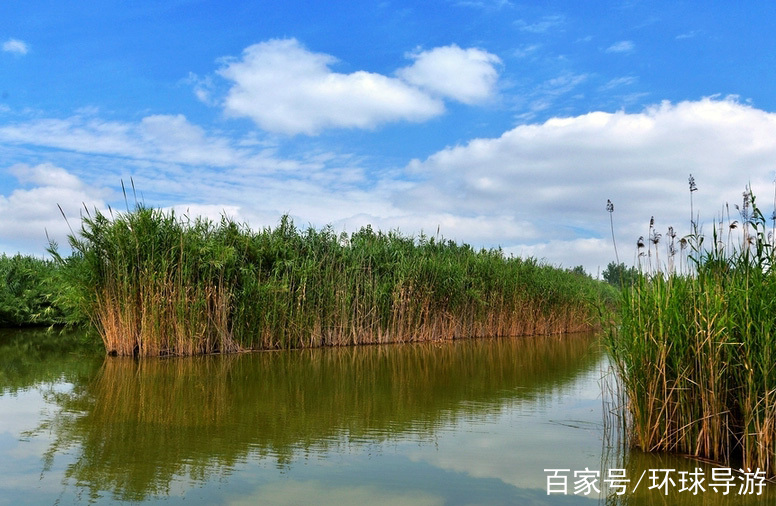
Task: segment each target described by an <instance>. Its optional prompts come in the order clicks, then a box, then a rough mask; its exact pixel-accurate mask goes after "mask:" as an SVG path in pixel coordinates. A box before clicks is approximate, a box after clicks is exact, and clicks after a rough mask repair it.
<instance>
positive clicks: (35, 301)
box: [0, 254, 66, 327]
mask: <svg viewBox="0 0 776 506" xmlns="http://www.w3.org/2000/svg"><path fill="white" fill-rule="evenodd" d="M59 284H60V283H59V281H58V270H57V266H56V264H55V263H54V262H53V261H51V260H44V259H42V258H36V257H32V256H23V255H14V256H11V257H9V256H6V255H5V254H2V255H0V327H21V326H31V325H54V324H58V323H64V322H65V320H66V317H65V314H64V311H63V308H62V307H60V306H59V305H58V304H57V303H56V300H55V299H56V294H57V293H58V287H59Z"/></svg>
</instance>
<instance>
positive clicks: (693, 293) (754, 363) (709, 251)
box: [608, 181, 776, 476]
mask: <svg viewBox="0 0 776 506" xmlns="http://www.w3.org/2000/svg"><path fill="white" fill-rule="evenodd" d="M693 183H694V181H691V185H690V188H691V190H690V191H691V196H692V192H693V191H695V190H696V189H697V188H696V189H693V186H694V184H693ZM739 211H740V214H741V216H740V221H739V220H730V218H729V217H728V218H727V222H726V223H725V222H723V221H722V220H720V222H718V223H715V226H714V231H713V233H712V236H711V237H710V238H709V239H711V244H705V245H704V237H702V236H701V235H700V234H698V233H697V227H696V228H695V230H696V233H695V234H693V235H691V236H690V237H688V238H687V240H688V243H689V248H688V249H689V251H688V252H687V259H686V262H683V261H682V260H681V258H680V262H679V265H680V266H682V265H686V267H685V268H684V270H683V271H680V272H677V269H676V268H668V267H665V268H664V267H663V266H661V264H659V263H657V257H656V258H655V261H656V263H655V264H651V262H650V264H649V265H651V266H652V268H651V269H644V268H643V267H644V265H643V264H642V272H641V275H640V276H639V279H638V280H637V281H636V282H635V283H634V284H633V285H632V286H625V287H624V288H623V290H622V294H623V297H622V304H621V311H620V324H619V327H618V328H617V329H615V331H613V332H611V334H610V336H609V338H608V345H609V349H610V352H611V355H612V357H613V358H614V362H615V365H616V368H617V370H618V374H619V376H620V378H621V381H622V384H623V386H624V393H625V394H626V396H627V407H628V414H629V419H630V420H629V424H630V432H631V434H630V436H631V443H632V445H633V446H636V447H638V448H641V449H643V450H645V451H669V452H678V453H684V454H690V455H693V456H697V457H701V458H704V459H711V460H713V461H715V462H721V463H724V464H726V465H728V466H734V467H736V468H737V467H738V466H742V467H744V468H751V469H756V468H759V469H761V470H763V471H765V472H766V473H767V474H768V475H769V476H773V475H774V474H776V362H775V359H776V317H775V315H776V271H774V269H773V266H774V258H775V256H774V247H773V237H772V234H769V227H768V224H767V222H766V220H765V218H764V216H763V215H762V213H761V212H760V210H759V209H758V208H757V206H756V205H755V199H754V196H753V195H752V193H751V191H750V190H749V189H747V191H746V192H745V193H744V204H743V206H741V207H739ZM695 223H697V222H695V220H694V219H693V224H695ZM655 234H656V232H653V230H652V227H651V229H650V235H651V236H652V237H655ZM671 239H673V237H671ZM653 244H654V247H655V249H657V245H658V242H657V241H654V243H653ZM650 247H651V246H650ZM670 251H671V250H670V248H669V253H668V254H667V255H668V256H671V254H670ZM669 262H670V260H668V262H667V263H668V265H671V264H670V263H669Z"/></svg>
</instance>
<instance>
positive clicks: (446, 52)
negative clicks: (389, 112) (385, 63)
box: [397, 44, 501, 104]
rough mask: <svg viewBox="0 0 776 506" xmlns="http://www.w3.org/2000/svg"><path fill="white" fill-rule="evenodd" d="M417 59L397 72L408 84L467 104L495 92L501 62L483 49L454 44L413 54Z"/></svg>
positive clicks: (412, 56)
mask: <svg viewBox="0 0 776 506" xmlns="http://www.w3.org/2000/svg"><path fill="white" fill-rule="evenodd" d="M409 57H410V58H412V59H413V60H415V63H413V64H412V65H411V66H409V67H405V68H403V69H400V70H399V71H398V72H397V74H398V76H399V77H401V78H402V79H404V80H405V81H407V82H408V83H410V84H412V85H415V86H417V87H419V88H422V89H425V90H428V91H429V92H431V93H436V94H439V95H442V96H445V97H449V98H452V99H454V100H457V101H459V102H463V103H465V104H472V103H476V102H480V101H482V100H485V99H487V98H489V97H491V96H492V95H493V93H494V88H495V85H496V81H497V80H498V71H497V70H496V68H495V65H497V64H499V63H501V60H500V59H499V58H498V56H496V55H494V54H491V53H488V52H487V51H483V50H481V49H474V48H471V49H461V48H460V47H458V46H456V45H455V44H453V45H451V46H445V47H437V48H435V49H431V50H429V51H420V52H415V53H411V54H410V55H409Z"/></svg>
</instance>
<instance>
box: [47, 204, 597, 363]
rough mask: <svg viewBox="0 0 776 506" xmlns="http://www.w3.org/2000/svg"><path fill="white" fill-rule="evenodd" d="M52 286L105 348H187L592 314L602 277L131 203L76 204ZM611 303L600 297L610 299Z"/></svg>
mask: <svg viewBox="0 0 776 506" xmlns="http://www.w3.org/2000/svg"><path fill="white" fill-rule="evenodd" d="M70 243H71V246H72V248H73V251H74V253H73V254H72V255H71V256H70V257H67V258H63V257H61V256H60V255H59V254H58V253H57V250H56V247H53V248H52V250H51V251H52V253H53V254H54V256H55V258H56V259H57V260H58V262H59V264H60V265H61V276H62V279H63V286H64V288H63V289H62V290H61V293H60V296H59V297H58V302H59V304H60V305H61V306H62V307H64V308H66V310H67V313H68V314H70V315H73V316H72V319H73V320H74V321H78V320H83V319H86V320H88V321H90V322H92V324H93V325H94V326H95V327H96V328H97V329H98V331H99V333H100V335H101V336H102V339H103V341H104V343H105V347H106V349H107V351H108V352H109V353H111V354H116V355H140V356H158V355H194V354H202V353H214V352H232V351H238V350H255V349H287V348H306V347H319V346H330V345H336V346H339V345H353V344H371V343H388V342H411V341H428V340H438V339H455V338H460V337H479V336H505V335H530V334H553V333H563V332H575V331H582V330H588V329H591V328H594V327H597V326H599V325H600V323H601V321H602V315H605V311H606V302H607V297H611V292H610V291H608V289H609V288H610V287H608V285H605V284H604V283H601V282H598V281H595V280H593V279H590V278H589V277H588V276H580V275H578V274H575V273H571V272H567V271H565V270H563V269H559V268H555V267H552V266H547V265H544V264H542V263H540V262H537V261H536V260H534V259H520V258H513V257H507V256H505V255H504V254H503V252H502V251H501V250H499V249H494V250H479V251H477V250H474V249H473V248H471V247H470V246H468V245H466V244H457V243H455V242H453V241H445V240H443V239H439V238H435V237H427V236H424V235H421V236H420V237H417V238H414V237H406V236H403V235H401V234H399V233H398V232H389V233H382V232H379V231H374V230H372V228H371V227H368V226H367V227H365V228H362V229H361V230H359V231H358V232H355V233H353V234H350V235H346V234H340V235H337V234H336V233H334V231H333V230H332V229H331V228H324V229H321V230H316V229H314V228H312V227H310V228H307V229H299V228H297V227H296V226H295V225H294V223H293V222H292V221H291V220H290V219H289V218H288V217H284V218H282V219H281V221H280V223H279V224H278V225H277V226H276V227H275V228H273V229H270V228H266V229H263V230H260V231H252V230H250V229H248V228H247V227H245V226H243V225H240V224H237V223H235V222H233V221H230V220H228V219H226V218H224V219H222V220H221V221H220V222H218V223H214V222H210V221H207V220H203V219H193V220H192V219H189V218H188V217H186V216H182V217H178V216H177V215H175V214H174V213H172V212H163V211H161V210H158V209H149V208H146V207H143V206H138V207H137V208H136V209H135V210H133V211H131V212H127V213H119V214H117V215H115V216H112V215H111V216H107V215H104V214H102V213H99V212H96V213H95V214H94V216H89V215H87V216H85V217H84V218H83V220H82V226H81V230H80V234H79V235H78V236H75V235H74V236H71V237H70ZM608 301H609V302H611V298H610V299H608Z"/></svg>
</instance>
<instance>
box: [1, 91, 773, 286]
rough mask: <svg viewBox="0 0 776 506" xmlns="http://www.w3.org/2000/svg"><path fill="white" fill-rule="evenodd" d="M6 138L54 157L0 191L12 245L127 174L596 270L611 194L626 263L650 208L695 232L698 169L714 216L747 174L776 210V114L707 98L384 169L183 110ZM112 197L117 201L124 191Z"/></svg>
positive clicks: (257, 209)
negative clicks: (213, 126)
mask: <svg viewBox="0 0 776 506" xmlns="http://www.w3.org/2000/svg"><path fill="white" fill-rule="evenodd" d="M574 81H575V79H573V78H569V79H566V80H564V81H563V83H560V82H559V83H556V85H557V86H559V87H561V88H562V87H563V86H562V85H563V84H564V83H571V82H574ZM0 145H2V146H3V147H2V149H3V153H4V156H5V157H6V158H8V159H14V158H18V156H17V154H18V153H20V152H22V151H23V150H26V149H28V148H27V146H29V145H32V146H38V147H43V148H47V149H46V150H45V154H41V153H43V150H41V151H40V152H38V153H37V154H36V155H35V156H36V157H39V158H43V157H46V158H47V159H50V160H52V161H56V166H54V165H50V164H38V165H35V164H30V165H19V166H16V167H15V168H14V169H13V171H12V173H13V174H14V175H15V176H16V177H17V178H18V179H19V180H20V181H21V182H22V184H23V187H22V188H19V189H16V190H14V191H13V192H11V193H10V194H5V195H2V196H0V216H3V220H2V221H1V222H0V248H3V249H4V250H5V251H6V252H13V251H14V250H16V249H19V248H22V246H20V245H22V243H23V247H24V248H30V247H32V245H40V246H41V249H40V250H38V251H41V250H42V246H44V245H45V237H44V235H43V230H44V228H48V230H49V231H50V232H51V231H52V230H55V228H56V227H58V228H56V230H57V231H58V232H57V233H61V232H62V231H63V230H66V224H65V223H64V222H63V220H61V218H60V216H59V214H58V210H57V209H56V203H60V204H62V205H63V207H66V206H72V207H66V211H67V213H68V215H69V216H73V217H76V218H77V216H78V212H79V211H78V209H79V208H80V206H81V202H87V204H88V205H89V206H92V205H97V206H98V207H101V206H102V205H103V202H105V201H106V200H107V198H108V197H107V195H106V192H105V191H104V190H102V188H105V187H109V188H117V186H118V185H119V181H120V179H121V178H123V179H124V181H127V180H128V178H129V176H130V175H131V176H132V177H133V179H134V182H135V185H136V187H137V188H138V191H139V193H145V194H146V195H149V194H151V195H152V197H151V200H149V201H148V202H149V203H150V204H152V205H159V206H170V207H171V206H175V208H176V211H177V212H185V211H186V210H187V209H188V212H189V214H198V215H206V216H209V217H212V218H217V217H218V216H220V215H221V213H222V212H226V214H227V215H229V216H232V217H234V218H235V219H237V220H238V221H247V222H249V223H250V225H251V226H253V227H262V226H272V225H275V224H276V223H277V220H278V218H279V217H280V215H281V214H283V213H290V214H291V216H292V217H293V218H294V219H295V220H296V222H297V223H298V224H300V225H301V226H305V225H307V224H308V223H310V224H312V225H314V226H316V227H318V226H324V225H326V224H332V225H333V226H334V228H335V230H337V231H338V232H339V231H348V232H352V231H355V230H357V229H358V227H360V226H362V225H365V224H367V223H371V224H372V225H373V226H375V227H377V228H380V229H382V230H390V229H395V228H399V229H400V230H401V231H402V232H403V233H406V234H417V233H419V232H420V231H421V230H422V231H424V232H425V233H426V234H428V235H435V234H436V230H437V227H439V229H440V233H441V235H442V236H444V237H445V238H448V239H454V240H457V241H463V242H468V243H470V244H472V245H473V246H475V247H480V246H486V247H488V246H497V245H501V246H503V247H504V250H505V251H507V252H510V253H515V254H523V255H532V256H535V257H537V258H544V259H546V260H547V261H549V262H550V263H553V264H562V265H563V266H566V267H573V266H576V265H580V264H582V265H584V266H585V268H586V269H587V270H588V272H591V273H596V272H597V270H598V268H599V267H600V268H601V269H603V268H605V266H606V264H607V263H608V262H609V261H611V260H613V259H614V250H613V248H612V246H611V233H610V230H609V215H608V213H607V212H606V208H605V205H606V200H607V199H611V200H612V201H613V202H614V204H615V212H614V215H613V216H612V217H613V218H614V225H615V234H616V238H617V244H618V250H619V256H620V260H622V261H625V262H631V261H632V260H633V258H634V253H635V251H636V248H635V242H636V239H637V238H638V236H640V235H646V234H647V225H648V222H649V218H650V216H653V215H654V216H655V220H656V223H657V226H658V228H659V231H660V232H661V233H664V234H665V231H666V229H667V227H668V226H669V225H671V226H673V227H675V229H676V230H677V232H678V233H679V234H680V235H681V234H686V233H687V232H688V228H689V227H688V224H689V215H690V211H689V194H688V188H687V177H688V175H689V174H690V173H692V174H693V175H694V176H695V179H696V181H697V184H698V187H699V188H700V190H699V191H698V192H696V193H695V194H694V195H693V198H694V206H695V209H696V211H700V212H701V217H702V220H703V221H705V222H706V223H708V224H709V225H708V227H709V228H710V226H711V225H710V223H711V222H712V220H713V219H714V218H715V216H717V215H718V214H719V212H720V211H721V209H722V206H723V205H724V203H725V202H729V203H730V204H731V205H732V204H735V203H738V202H739V201H740V196H741V191H742V190H743V188H744V185H746V184H747V183H750V182H751V183H752V185H753V188H754V190H755V193H756V194H758V195H761V200H760V203H761V204H763V208H764V213H765V215H766V216H769V215H770V211H771V209H770V199H769V197H768V196H769V195H772V194H773V187H772V184H771V182H772V181H773V177H774V172H773V171H774V167H773V160H774V159H776V114H774V113H769V112H766V111H763V110H759V109H756V108H754V107H752V106H749V105H744V104H742V103H740V102H737V101H736V100H735V99H732V98H728V99H712V98H707V99H703V100H698V101H688V102H681V103H677V104H671V103H662V104H657V105H655V106H652V107H650V108H647V109H645V110H643V111H641V112H638V113H626V112H624V111H620V112H616V113H608V112H600V111H599V112H591V113H588V114H584V115H580V116H574V117H565V118H552V119H550V120H547V121H546V122H544V123H535V124H526V125H520V126H518V127H515V128H513V129H511V130H509V131H507V132H504V133H503V134H502V135H501V136H499V137H496V138H483V139H473V140H471V141H470V142H468V143H466V144H462V145H458V146H451V147H448V148H445V149H442V150H440V151H438V152H437V153H434V154H433V155H431V156H429V157H427V158H425V159H423V160H414V161H412V162H411V163H409V164H407V166H406V167H405V168H404V169H402V170H394V171H386V172H382V173H381V176H379V177H377V178H375V177H370V175H369V174H370V172H368V171H366V170H365V169H364V168H363V167H361V166H360V165H359V164H358V163H357V162H354V161H353V160H350V159H348V157H347V156H346V155H344V154H339V155H334V154H330V153H313V154H309V155H304V154H297V155H296V156H295V157H291V158H285V159H284V158H278V157H277V156H276V154H275V153H274V151H272V148H271V146H270V147H267V146H266V145H265V143H263V142H262V141H261V139H258V138H256V139H254V138H238V139H235V138H231V137H229V136H228V135H227V134H226V133H219V134H216V133H214V132H209V131H206V130H205V129H203V128H201V127H199V126H197V125H194V124H192V123H190V122H188V121H187V120H186V119H185V118H184V117H183V116H161V115H154V116H148V117H146V118H144V119H143V120H141V121H139V122H135V123H129V122H109V121H105V120H101V119H99V118H96V117H86V116H84V117H72V118H68V119H65V120H53V119H38V120H31V121H28V122H26V123H19V124H10V125H6V126H3V127H0ZM14 149H18V150H21V151H13V150H14ZM24 152H25V153H26V151H24ZM25 156H29V155H25ZM59 167H69V168H71V167H72V168H77V172H76V170H75V169H69V170H68V171H65V170H64V169H61V168H59ZM374 169H379V167H378V168H374ZM371 173H372V174H374V173H378V171H376V170H374V171H371ZM113 195H114V196H115V195H119V197H118V199H119V204H123V202H121V201H123V199H121V197H120V193H118V192H115V191H114V193H113ZM766 204H767V205H766ZM122 207H123V205H122ZM661 257H662V252H661Z"/></svg>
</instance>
